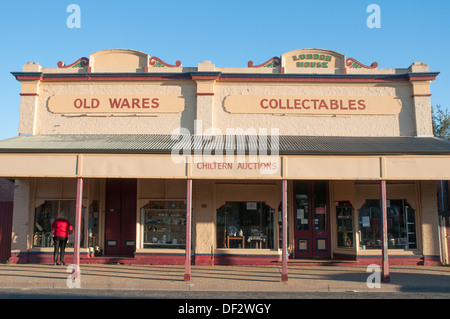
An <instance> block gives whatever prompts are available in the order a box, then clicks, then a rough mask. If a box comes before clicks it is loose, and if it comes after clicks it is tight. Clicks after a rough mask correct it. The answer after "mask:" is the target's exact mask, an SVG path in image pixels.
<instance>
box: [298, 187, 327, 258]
mask: <svg viewBox="0 0 450 319" xmlns="http://www.w3.org/2000/svg"><path fill="white" fill-rule="evenodd" d="M294 196H295V198H294V203H295V206H294V221H295V222H294V227H295V229H294V239H295V253H294V257H295V258H305V259H308V258H313V259H329V258H331V249H330V217H329V216H330V213H329V206H330V205H329V203H328V181H296V182H294Z"/></svg>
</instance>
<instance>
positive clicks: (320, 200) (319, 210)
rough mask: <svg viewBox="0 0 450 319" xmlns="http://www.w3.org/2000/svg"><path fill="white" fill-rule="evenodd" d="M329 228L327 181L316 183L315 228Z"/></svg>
mask: <svg viewBox="0 0 450 319" xmlns="http://www.w3.org/2000/svg"><path fill="white" fill-rule="evenodd" d="M326 229H327V187H326V182H315V183H314V230H326Z"/></svg>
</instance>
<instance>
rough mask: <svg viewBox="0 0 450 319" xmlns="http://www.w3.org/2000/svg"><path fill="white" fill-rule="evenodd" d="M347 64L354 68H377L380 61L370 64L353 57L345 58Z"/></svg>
mask: <svg viewBox="0 0 450 319" xmlns="http://www.w3.org/2000/svg"><path fill="white" fill-rule="evenodd" d="M345 65H346V66H347V67H349V68H353V69H361V68H364V69H376V68H377V67H378V63H377V62H373V63H372V64H371V65H370V66H368V65H365V64H362V63H361V62H359V61H357V60H355V59H353V58H348V59H347V60H345Z"/></svg>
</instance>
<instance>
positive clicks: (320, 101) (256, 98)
mask: <svg viewBox="0 0 450 319" xmlns="http://www.w3.org/2000/svg"><path fill="white" fill-rule="evenodd" d="M225 109H226V110H227V112H229V113H241V114H252V113H257V114H310V115H315V114H324V115H326V114H329V115H338V114H343V115H344V114H346V115H395V114H399V113H400V111H401V109H402V103H401V101H400V99H398V98H397V97H395V96H310V95H283V96H278V95H230V96H227V97H226V99H225Z"/></svg>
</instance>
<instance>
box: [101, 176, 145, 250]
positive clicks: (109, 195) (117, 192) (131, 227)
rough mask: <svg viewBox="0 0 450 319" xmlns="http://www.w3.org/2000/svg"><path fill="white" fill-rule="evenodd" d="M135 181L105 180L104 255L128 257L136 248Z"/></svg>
mask: <svg viewBox="0 0 450 319" xmlns="http://www.w3.org/2000/svg"><path fill="white" fill-rule="evenodd" d="M136 195H137V182H136V180H135V179H107V180H106V194H105V255H109V256H111V255H117V256H130V255H133V253H134V252H135V248H136Z"/></svg>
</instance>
